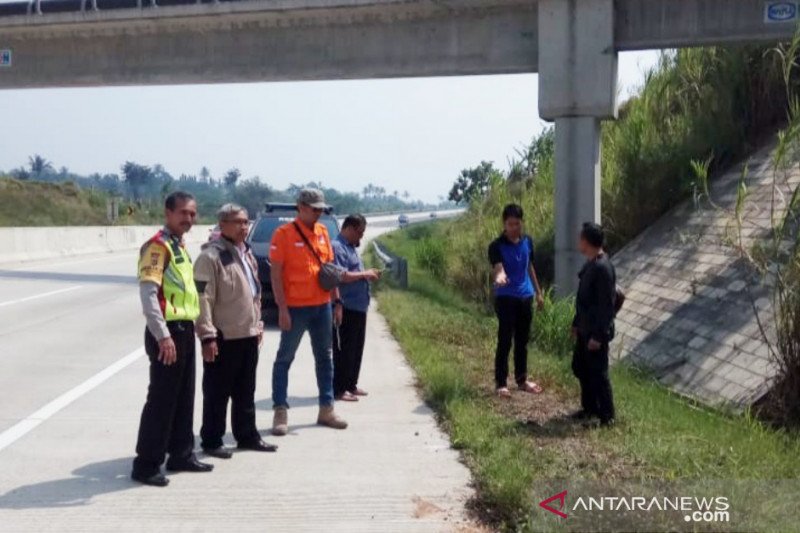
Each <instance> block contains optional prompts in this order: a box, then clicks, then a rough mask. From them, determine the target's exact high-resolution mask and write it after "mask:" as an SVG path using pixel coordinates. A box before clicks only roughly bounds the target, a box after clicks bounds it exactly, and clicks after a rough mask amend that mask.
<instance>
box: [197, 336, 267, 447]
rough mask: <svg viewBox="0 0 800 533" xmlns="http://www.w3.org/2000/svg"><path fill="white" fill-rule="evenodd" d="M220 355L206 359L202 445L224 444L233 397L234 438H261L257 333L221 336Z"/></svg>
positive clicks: (239, 440)
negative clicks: (257, 419) (257, 376)
mask: <svg viewBox="0 0 800 533" xmlns="http://www.w3.org/2000/svg"><path fill="white" fill-rule="evenodd" d="M217 343H218V344H217V345H218V347H219V355H218V356H217V359H216V360H215V361H214V362H213V363H208V362H205V361H204V362H203V426H202V427H201V428H200V438H201V446H202V447H203V448H206V449H214V448H219V447H220V446H222V437H223V436H224V435H225V420H226V419H227V417H228V399H230V400H231V427H232V428H233V438H235V439H236V442H238V443H239V444H247V443H251V442H254V441H258V440H260V439H261V435H259V433H258V429H257V428H256V403H255V394H256V367H257V366H258V337H248V338H246V339H235V340H223V339H218V340H217Z"/></svg>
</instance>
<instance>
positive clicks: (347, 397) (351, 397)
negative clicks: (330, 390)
mask: <svg viewBox="0 0 800 533" xmlns="http://www.w3.org/2000/svg"><path fill="white" fill-rule="evenodd" d="M334 399H335V400H338V401H340V402H357V401H358V396H356V395H355V394H352V393H350V392H345V393H344V394H342V395H341V396H337V397H336V398H334Z"/></svg>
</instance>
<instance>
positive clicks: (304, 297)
mask: <svg viewBox="0 0 800 533" xmlns="http://www.w3.org/2000/svg"><path fill="white" fill-rule="evenodd" d="M295 223H296V224H297V226H295ZM298 227H299V228H300V231H302V232H303V234H304V235H305V236H306V239H308V242H309V244H311V246H313V247H314V250H315V251H316V252H317V255H319V258H320V260H322V262H323V263H330V262H332V261H333V248H332V246H331V240H330V237H329V235H328V229H327V228H326V227H325V226H324V225H323V224H320V223H316V224H315V225H314V229H313V231H312V230H310V229H309V228H308V227H307V226H305V225H304V224H303V223H302V222H300V221H299V220H295V222H294V223H292V222H290V223H288V224H284V225H283V226H281V227H279V228H278V229H277V230H275V233H274V235H273V236H272V243H271V244H270V249H269V259H270V261H271V262H272V263H279V264H282V265H283V290H284V294H285V296H286V305H288V306H289V307H310V306H317V305H324V304H326V303H330V301H331V293H330V291H326V290H324V289H323V288H322V287H321V286H320V284H319V281H318V276H319V271H320V266H319V262H318V261H317V260H316V258H315V257H314V254H312V253H311V250H309V249H308V246H307V245H306V243H305V242H304V241H303V238H302V237H301V236H300V233H298Z"/></svg>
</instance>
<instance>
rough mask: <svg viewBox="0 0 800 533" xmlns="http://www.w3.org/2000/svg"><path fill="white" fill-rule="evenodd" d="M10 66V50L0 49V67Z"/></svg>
mask: <svg viewBox="0 0 800 533" xmlns="http://www.w3.org/2000/svg"><path fill="white" fill-rule="evenodd" d="M10 66H11V50H8V49H0V67H10Z"/></svg>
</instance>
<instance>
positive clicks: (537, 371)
mask: <svg viewBox="0 0 800 533" xmlns="http://www.w3.org/2000/svg"><path fill="white" fill-rule="evenodd" d="M451 224H452V222H439V223H436V224H434V225H426V226H419V227H412V228H409V229H408V230H402V231H397V232H394V233H392V234H390V235H388V236H386V237H383V238H382V239H381V240H382V242H383V243H384V244H385V245H386V246H387V247H388V248H389V249H390V250H392V251H393V252H394V253H397V254H399V255H402V256H404V257H406V258H408V261H409V290H408V291H400V290H397V289H394V288H392V287H391V286H390V284H389V283H384V282H381V285H380V286H379V288H378V291H377V298H378V301H379V305H380V310H381V313H382V314H383V315H384V316H385V317H386V319H387V321H388V323H389V325H390V327H391V330H392V333H393V334H394V336H395V337H396V338H397V340H398V341H399V342H400V344H401V345H402V347H403V349H404V352H405V354H406V356H407V357H408V358H409V360H410V362H411V364H412V365H413V367H414V368H415V370H416V373H417V376H418V378H419V382H420V386H421V388H422V390H423V392H424V395H425V398H426V400H427V401H428V402H429V403H430V404H431V405H432V406H433V407H434V408H435V409H436V411H437V412H438V413H439V414H440V415H441V419H442V421H443V424H444V426H445V427H446V429H447V430H448V432H449V434H450V436H451V440H452V444H453V446H454V447H455V448H457V449H459V450H462V452H463V456H464V458H465V460H466V462H467V464H468V465H469V467H470V469H471V470H472V473H473V476H474V479H475V482H476V487H477V492H478V498H477V501H476V502H474V503H475V504H476V506H477V507H478V511H479V513H480V514H482V515H483V516H484V517H488V519H489V520H490V521H491V522H492V526H493V527H494V528H498V529H499V528H503V529H517V528H519V529H535V530H539V529H542V528H545V529H547V528H552V527H554V526H555V522H554V521H553V520H552V517H551V516H543V514H542V513H541V512H538V513H537V512H536V510H537V507H536V503H537V502H538V501H540V500H541V499H542V497H545V496H549V495H550V494H541V493H540V492H537V490H542V489H541V486H542V481H543V480H552V479H569V480H574V479H577V478H582V479H599V480H605V481H611V482H613V481H615V480H626V479H627V480H629V479H644V480H647V479H654V480H678V479H687V478H688V479H731V480H732V479H790V478H797V477H798V475H800V461H798V460H797V458H798V456H800V444H798V442H797V438H796V435H787V434H783V433H780V432H776V431H772V430H769V429H767V428H765V427H764V426H762V425H761V424H759V423H758V422H756V421H753V420H752V419H749V418H747V417H742V416H728V415H725V414H721V413H718V412H714V411H711V410H708V409H704V408H702V407H699V406H697V405H694V404H692V403H690V402H688V401H686V400H684V399H681V398H679V397H677V396H675V395H674V394H672V393H670V392H669V391H667V390H666V389H664V388H662V387H661V386H659V385H658V384H657V383H656V382H655V381H654V380H651V379H649V378H648V377H647V376H646V375H644V374H642V373H640V372H638V371H637V370H635V369H632V368H628V367H626V366H622V365H617V366H616V367H615V368H614V369H613V372H612V381H613V386H614V394H615V399H616V403H617V409H618V425H617V426H616V427H614V428H612V429H588V428H585V427H583V426H582V425H580V424H577V423H574V422H572V421H570V420H568V419H566V418H565V415H566V414H567V413H569V412H570V411H572V410H573V409H576V408H577V406H578V400H577V398H578V387H577V383H576V380H575V379H574V378H573V377H572V375H571V370H570V357H569V353H568V350H569V348H568V347H569V345H570V340H569V336H568V333H567V331H568V330H567V328H568V324H569V321H570V318H571V316H570V312H571V309H570V304H569V302H561V303H558V304H554V303H552V302H551V301H548V303H547V307H546V309H545V311H543V312H541V313H537V315H536V319H535V326H534V328H535V335H534V336H535V339H534V342H533V344H532V348H533V349H532V353H531V355H530V364H529V369H530V371H531V375H532V377H533V378H535V379H536V380H537V381H538V382H539V383H541V384H542V386H543V387H544V389H545V392H544V393H543V394H542V395H539V396H531V395H525V394H522V393H519V392H515V393H514V397H513V399H512V400H510V401H501V400H498V399H497V398H495V397H494V396H493V394H492V393H493V352H494V340H495V327H496V326H495V320H494V318H493V317H492V316H491V315H489V314H487V313H486V311H485V310H484V308H483V306H481V305H480V304H476V303H471V302H469V301H468V300H467V299H465V298H464V297H463V296H462V295H461V294H460V293H458V292H456V291H455V290H453V289H451V288H448V287H447V286H446V285H444V284H442V283H441V282H440V281H438V280H437V279H435V277H434V276H433V275H432V274H431V272H430V270H429V266H430V265H428V264H427V263H429V262H430V260H429V255H430V254H429V250H428V248H429V246H430V245H431V243H432V242H436V241H437V240H439V239H442V238H444V237H445V236H446V235H447V234H448V229H449V225H451ZM434 255H435V254H434ZM421 263H423V264H425V266H424V267H423V266H422V264H421ZM537 496H538V499H537ZM539 511H541V510H539ZM544 514H545V515H547V513H544Z"/></svg>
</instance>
